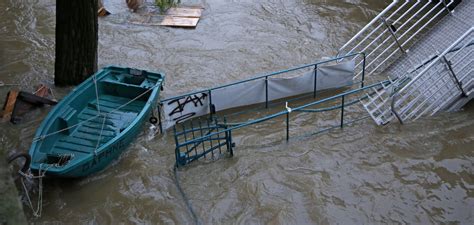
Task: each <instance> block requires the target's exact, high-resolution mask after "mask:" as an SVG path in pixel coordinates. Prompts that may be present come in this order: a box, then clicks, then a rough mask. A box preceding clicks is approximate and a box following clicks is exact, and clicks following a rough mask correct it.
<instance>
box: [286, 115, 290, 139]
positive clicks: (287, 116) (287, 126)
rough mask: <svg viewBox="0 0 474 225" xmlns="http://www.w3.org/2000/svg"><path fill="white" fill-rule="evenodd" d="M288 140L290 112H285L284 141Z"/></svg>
mask: <svg viewBox="0 0 474 225" xmlns="http://www.w3.org/2000/svg"><path fill="white" fill-rule="evenodd" d="M288 140H290V112H286V141H288Z"/></svg>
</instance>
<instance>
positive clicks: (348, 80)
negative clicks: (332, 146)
mask: <svg viewBox="0 0 474 225" xmlns="http://www.w3.org/2000/svg"><path fill="white" fill-rule="evenodd" d="M353 76H354V61H348V62H344V63H339V64H335V65H330V66H318V69H317V80H316V84H317V85H316V89H317V90H318V91H320V90H327V89H331V88H340V87H344V86H349V85H352V84H353V82H352V77H353ZM314 77H315V72H314V70H313V71H311V72H307V73H305V74H303V75H299V76H296V77H291V78H275V77H269V78H268V100H269V101H272V100H276V99H280V98H287V97H291V96H295V95H300V94H305V93H310V92H313V91H314V83H315V82H314ZM265 92H266V88H265V78H261V79H257V80H253V81H248V82H244V83H240V84H236V85H232V86H228V87H224V88H219V89H215V90H212V91H211V93H210V94H211V96H209V92H202V93H199V94H193V95H188V96H185V97H182V98H180V99H175V100H170V101H165V102H163V112H164V119H163V127H164V128H165V129H168V128H170V127H172V126H173V125H174V124H176V123H179V122H183V121H185V120H188V119H190V118H194V117H199V116H203V115H206V114H209V112H210V99H212V104H213V105H214V106H215V109H216V111H221V110H225V109H231V108H236V107H241V106H246V105H253V104H257V103H262V102H265V99H266V94H265Z"/></svg>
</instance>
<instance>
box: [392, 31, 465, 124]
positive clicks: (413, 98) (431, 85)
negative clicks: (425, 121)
mask: <svg viewBox="0 0 474 225" xmlns="http://www.w3.org/2000/svg"><path fill="white" fill-rule="evenodd" d="M472 42H474V27H471V28H470V29H469V30H467V31H466V32H465V33H464V34H463V35H462V36H461V37H459V38H458V39H457V40H456V41H455V42H454V43H453V44H451V45H450V46H449V47H448V48H447V49H446V50H445V51H443V52H442V53H441V54H439V55H438V57H436V59H434V60H432V61H431V63H430V64H429V65H428V66H426V67H425V68H424V69H423V70H422V71H421V72H420V73H418V74H417V75H416V76H414V77H413V78H412V79H411V81H410V82H408V83H407V84H406V85H405V86H404V87H403V88H401V89H400V90H399V91H398V92H397V93H398V95H399V97H398V98H397V99H396V100H395V104H394V108H395V110H396V111H397V112H398V113H399V114H400V116H401V119H402V120H416V119H418V118H420V117H421V116H423V115H425V114H427V113H429V114H430V115H434V114H435V113H437V112H439V111H440V110H443V109H445V108H446V107H447V106H448V105H449V104H451V103H452V102H453V101H454V100H455V99H456V98H459V97H463V96H466V95H470V94H471V93H472V89H473V81H474V68H473V67H474V46H473V45H472ZM453 49H456V51H453Z"/></svg>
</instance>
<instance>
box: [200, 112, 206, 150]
mask: <svg viewBox="0 0 474 225" xmlns="http://www.w3.org/2000/svg"><path fill="white" fill-rule="evenodd" d="M199 129H200V130H201V131H200V132H201V138H202V137H203V136H204V134H203V133H202V123H201V120H199ZM205 145H206V143H204V139H202V142H201V146H202V151H203V152H205V151H206V146H205ZM204 157H206V155H204Z"/></svg>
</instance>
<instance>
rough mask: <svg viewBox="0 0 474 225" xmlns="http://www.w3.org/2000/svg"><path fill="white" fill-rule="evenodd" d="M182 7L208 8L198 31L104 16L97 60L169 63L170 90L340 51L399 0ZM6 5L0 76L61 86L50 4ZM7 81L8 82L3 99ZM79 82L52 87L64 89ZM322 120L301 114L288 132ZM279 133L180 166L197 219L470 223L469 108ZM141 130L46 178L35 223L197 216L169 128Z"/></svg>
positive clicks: (473, 164)
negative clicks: (117, 150)
mask: <svg viewBox="0 0 474 225" xmlns="http://www.w3.org/2000/svg"><path fill="white" fill-rule="evenodd" d="M182 2H183V3H184V4H198V5H201V6H203V7H204V8H205V10H204V12H203V17H202V18H201V21H200V22H199V24H198V26H197V28H196V29H177V28H166V27H149V26H137V25H131V24H128V23H124V22H123V21H124V20H125V18H127V17H128V16H130V12H128V11H126V10H122V11H120V10H119V11H118V13H117V14H113V15H110V16H109V17H106V18H101V19H100V20H99V29H100V33H99V67H103V66H105V65H110V64H113V65H120V66H130V67H137V68H143V69H149V70H162V71H164V72H165V73H166V85H165V92H164V94H163V95H164V96H172V95H175V94H179V93H184V92H187V91H192V90H196V89H201V88H206V87H211V86H216V85H219V84H224V83H229V82H232V81H236V80H240V79H243V78H248V77H251V76H254V75H255V74H260V73H264V72H269V71H276V70H280V69H284V68H288V67H291V66H296V65H300V64H306V63H310V62H314V61H316V60H317V59H320V58H321V57H324V56H331V55H334V54H335V53H336V52H337V49H338V47H339V46H341V45H342V44H343V43H344V42H345V41H347V40H348V39H349V38H350V37H351V36H352V35H353V34H355V33H356V32H357V30H358V29H360V28H361V27H363V26H364V25H365V24H366V23H367V21H369V20H370V19H371V18H373V17H374V16H375V15H376V14H377V13H378V12H380V11H381V10H382V9H383V8H384V7H385V6H386V5H387V4H388V2H391V1H388V0H386V1H380V0H261V1H252V0H240V1H235V0H202V1H182ZM109 4H111V6H112V7H113V8H116V9H121V8H122V9H123V8H124V7H125V3H123V2H122V1H109ZM0 10H1V11H2V13H0V81H3V82H4V83H6V84H19V85H20V87H21V88H22V89H25V90H32V89H33V87H32V85H34V84H38V83H40V82H42V83H46V84H48V85H51V86H52V85H53V74H54V54H55V53H54V27H55V1H54V0H2V1H0ZM139 13H140V12H139ZM121 21H122V22H121ZM10 88H12V87H11V86H4V87H0V98H3V96H5V95H6V93H7V92H8V90H9V89H10ZM70 90H71V88H54V91H55V94H56V96H58V98H60V97H61V96H64V95H65V94H67V93H68V91H70ZM48 111H49V108H48V107H45V108H42V109H40V110H36V111H34V112H31V113H29V114H28V115H27V116H26V117H25V119H24V120H23V121H22V122H21V123H20V124H18V125H12V124H10V123H2V124H1V129H0V143H1V145H0V146H1V147H2V148H4V150H6V151H27V149H28V148H29V145H30V143H31V142H30V141H31V139H32V138H33V135H34V131H35V129H36V127H37V126H38V125H39V123H40V122H41V120H42V118H44V116H45V115H46V114H47V113H48ZM312 118H313V117H312ZM314 118H317V117H314ZM314 118H313V119H314ZM336 118H337V116H336ZM324 122H328V121H320V120H318V121H317V122H314V121H312V120H310V119H306V117H300V118H298V117H296V118H294V120H293V126H292V133H294V135H295V136H298V133H299V132H298V130H308V129H311V128H313V127H315V126H318V125H320V124H323V123H324ZM329 122H331V121H329ZM282 123H283V122H282ZM277 129H278V130H277ZM283 129H284V127H283V126H281V123H279V122H278V123H264V124H260V125H258V126H254V127H251V128H246V129H245V130H242V131H241V132H238V133H236V134H235V135H236V137H235V140H236V148H235V150H234V154H235V155H234V157H232V158H223V159H220V160H217V161H215V162H212V163H193V164H190V165H189V166H187V167H185V168H184V169H180V170H179V172H178V174H179V180H180V183H181V186H182V187H183V190H184V192H185V193H186V194H187V196H188V198H189V200H190V202H191V204H192V205H193V208H194V210H195V212H196V214H197V216H198V217H199V220H200V222H201V223H202V224H440V223H450V224H451V223H452V224H472V222H473V221H474V212H473V211H474V175H473V174H474V151H473V149H474V106H473V104H471V106H468V107H467V108H466V109H465V110H463V111H460V112H456V113H444V114H440V115H437V116H435V117H432V118H425V119H420V120H418V121H416V122H412V123H408V124H406V125H403V126H402V125H399V124H397V123H391V124H389V125H387V126H384V127H378V126H376V125H375V124H374V123H373V122H372V121H371V120H365V121H362V122H359V123H355V124H353V125H350V126H347V127H345V128H344V129H335V130H332V131H330V132H327V133H323V134H320V135H313V136H304V135H303V136H299V137H295V138H292V139H291V140H290V141H289V142H285V141H282V140H283V139H284V136H283V135H284V130H283ZM143 130H144V132H142V133H141V134H139V135H138V138H137V139H136V141H134V142H133V143H132V144H131V146H130V147H129V149H128V151H127V152H126V153H125V154H124V155H123V156H122V157H121V159H120V160H119V161H118V162H117V163H114V164H113V165H111V166H110V167H108V168H107V169H106V170H105V171H103V172H101V173H98V174H95V175H93V176H90V177H87V178H84V179H80V180H66V181H61V180H47V181H45V182H46V183H45V186H44V189H45V190H44V196H43V213H42V214H43V215H42V217H41V218H34V217H33V216H32V214H31V210H29V209H28V208H27V206H26V205H25V212H26V214H27V215H28V217H29V221H30V222H32V223H34V224H192V223H193V222H194V221H193V218H192V217H191V215H190V214H189V212H188V210H187V208H186V205H185V204H184V201H183V199H182V197H181V195H180V193H179V191H178V190H177V188H176V185H175V182H174V175H173V169H172V168H173V165H174V141H173V137H172V134H171V132H168V133H166V134H165V135H158V136H156V137H154V138H150V135H149V132H147V130H148V125H147V127H144V128H143ZM275 130H277V131H278V132H276V131H275Z"/></svg>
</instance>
